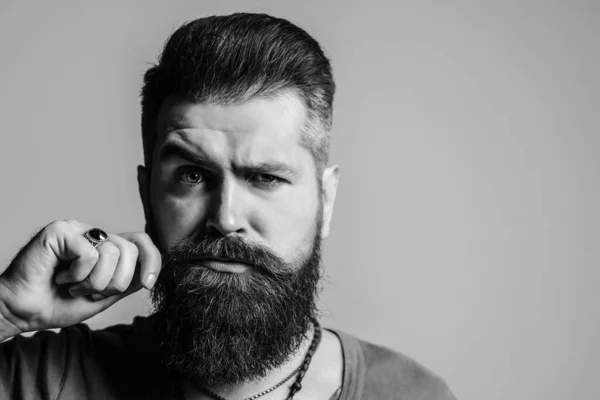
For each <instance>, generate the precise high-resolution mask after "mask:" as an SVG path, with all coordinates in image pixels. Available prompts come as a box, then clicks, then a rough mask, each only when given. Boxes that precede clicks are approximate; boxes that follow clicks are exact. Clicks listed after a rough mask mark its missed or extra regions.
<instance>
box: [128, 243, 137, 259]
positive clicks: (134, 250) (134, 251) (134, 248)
mask: <svg viewBox="0 0 600 400" xmlns="http://www.w3.org/2000/svg"><path fill="white" fill-rule="evenodd" d="M127 243H128V244H127V247H126V248H127V251H128V252H129V253H130V254H131V255H132V256H133V257H134V258H136V259H137V258H138V256H139V255H140V249H138V247H137V246H136V245H135V244H133V243H131V242H127Z"/></svg>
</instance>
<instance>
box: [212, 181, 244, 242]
mask: <svg viewBox="0 0 600 400" xmlns="http://www.w3.org/2000/svg"><path fill="white" fill-rule="evenodd" d="M240 196H241V193H240V190H239V188H237V187H236V184H235V182H232V181H230V180H227V179H225V180H224V181H223V182H222V183H221V185H219V187H217V188H215V189H214V194H213V198H212V199H211V203H212V204H211V206H210V215H209V218H208V220H207V229H208V231H209V232H210V233H213V234H220V235H223V236H227V235H230V234H232V233H237V234H244V233H245V232H246V230H247V229H246V226H245V222H244V221H245V220H244V216H243V210H242V207H243V201H241V199H240ZM211 231H212V232H211Z"/></svg>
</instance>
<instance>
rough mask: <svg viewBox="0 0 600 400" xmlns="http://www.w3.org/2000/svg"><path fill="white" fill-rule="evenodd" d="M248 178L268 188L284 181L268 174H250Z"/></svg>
mask: <svg viewBox="0 0 600 400" xmlns="http://www.w3.org/2000/svg"><path fill="white" fill-rule="evenodd" d="M249 180H250V181H251V182H253V183H254V184H256V185H261V186H264V187H268V188H274V187H276V186H278V185H280V184H282V183H284V182H285V180H284V179H281V178H279V177H277V176H274V175H270V174H253V175H251V176H250V179H249Z"/></svg>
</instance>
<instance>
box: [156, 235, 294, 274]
mask: <svg viewBox="0 0 600 400" xmlns="http://www.w3.org/2000/svg"><path fill="white" fill-rule="evenodd" d="M202 259H216V260H231V261H236V262H242V263H245V264H249V265H250V266H252V267H255V268H257V269H259V270H261V271H262V272H266V273H268V274H271V275H275V276H279V275H286V274H289V271H290V268H289V265H288V263H287V262H286V261H285V260H284V259H283V258H281V257H280V256H278V255H277V254H275V253H274V252H273V251H272V250H270V249H269V248H268V247H266V246H264V245H261V244H258V243H250V242H248V241H246V240H245V239H243V238H242V237H240V236H220V237H215V236H210V235H206V236H203V237H201V238H186V239H184V240H182V241H181V242H179V243H178V244H176V245H174V246H172V247H171V248H169V250H168V251H167V252H166V253H165V254H164V255H163V263H164V265H165V266H168V265H180V266H183V265H193V264H195V263H197V262H198V261H200V260H202Z"/></svg>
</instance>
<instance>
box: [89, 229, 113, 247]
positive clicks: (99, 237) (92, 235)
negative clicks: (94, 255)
mask: <svg viewBox="0 0 600 400" xmlns="http://www.w3.org/2000/svg"><path fill="white" fill-rule="evenodd" d="M83 237H85V238H86V239H87V240H88V242H90V243H91V244H92V246H94V247H98V246H99V245H100V243H102V242H105V241H106V240H108V234H107V233H106V232H104V231H103V230H102V229H98V228H92V229H90V230H89V231H87V232H86V233H85V234H84V235H83Z"/></svg>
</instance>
